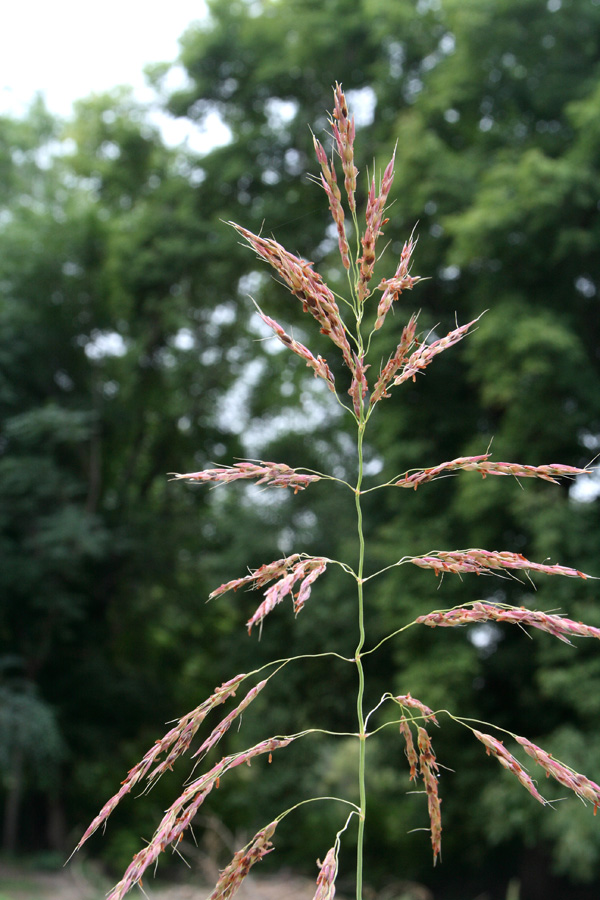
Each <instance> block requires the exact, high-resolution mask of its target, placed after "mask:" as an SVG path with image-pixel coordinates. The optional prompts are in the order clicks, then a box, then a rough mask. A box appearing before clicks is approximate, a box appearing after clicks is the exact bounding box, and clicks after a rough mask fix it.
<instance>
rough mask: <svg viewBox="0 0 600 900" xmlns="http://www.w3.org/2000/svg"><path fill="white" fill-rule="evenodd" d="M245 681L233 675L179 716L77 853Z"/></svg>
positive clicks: (89, 831)
mask: <svg viewBox="0 0 600 900" xmlns="http://www.w3.org/2000/svg"><path fill="white" fill-rule="evenodd" d="M246 677H247V676H246V675H245V674H241V675H236V676H235V678H232V679H230V680H229V681H226V682H225V683H224V684H222V685H221V686H220V687H218V688H216V689H215V691H214V692H213V693H212V694H211V696H210V697H209V698H208V699H207V700H205V701H204V702H203V703H201V704H200V706H197V707H196V709H194V710H192V712H189V713H187V714H186V715H185V716H183V718H181V719H180V720H179V722H178V723H177V725H175V727H174V728H172V729H171V730H170V731H169V732H167V734H166V735H165V736H164V737H163V738H161V739H160V740H159V741H157V742H156V743H155V744H154V746H153V747H151V748H150V750H148V752H147V753H146V754H145V756H144V757H143V759H142V760H141V761H140V762H139V763H138V764H137V765H136V766H134V767H133V768H132V769H130V770H129V773H128V775H127V778H126V779H125V780H124V781H123V783H122V785H121V788H120V789H119V791H118V792H117V793H116V794H115V795H114V797H111V799H110V800H109V801H108V802H107V803H105V804H104V806H103V807H102V809H101V810H100V812H99V813H98V815H97V816H96V817H95V818H94V820H93V821H92V822H91V823H90V825H89V826H88V828H87V829H86V831H85V833H84V835H83V837H82V838H81V840H80V841H79V843H78V844H77V847H76V848H75V850H79V848H80V847H81V846H82V845H83V844H85V842H86V841H87V840H88V838H89V837H91V836H92V834H94V832H95V831H96V830H97V829H98V828H99V827H100V825H102V824H103V823H104V822H106V820H107V819H108V817H109V816H110V814H111V813H112V811H113V810H114V809H115V807H116V806H117V805H118V804H119V803H120V801H121V800H122V799H123V797H125V796H126V795H127V794H128V793H129V792H130V791H131V789H132V788H133V787H135V785H136V784H138V783H139V782H140V781H141V780H142V779H144V778H146V779H147V780H148V782H149V783H150V784H152V783H153V782H154V781H156V779H158V778H159V777H160V776H161V775H162V774H164V772H167V771H168V770H170V769H171V768H172V767H173V763H174V762H175V760H176V759H177V758H178V757H180V756H181V755H182V754H183V753H185V752H186V751H187V750H188V748H189V746H190V744H191V742H192V740H193V738H194V736H195V734H196V732H197V731H198V728H199V727H200V725H201V724H202V722H203V721H204V719H205V718H206V716H207V715H208V713H209V712H210V711H211V710H212V709H214V708H215V706H219V705H220V704H221V703H225V701H226V700H227V699H229V697H233V696H234V695H235V692H236V690H237V689H238V687H239V686H240V684H241V683H242V681H243V680H244V679H245V678H246ZM165 753H166V754H167V756H166V757H165V759H163V760H160V757H161V756H162V755H163V754H165Z"/></svg>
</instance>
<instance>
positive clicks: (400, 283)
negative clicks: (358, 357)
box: [373, 236, 421, 331]
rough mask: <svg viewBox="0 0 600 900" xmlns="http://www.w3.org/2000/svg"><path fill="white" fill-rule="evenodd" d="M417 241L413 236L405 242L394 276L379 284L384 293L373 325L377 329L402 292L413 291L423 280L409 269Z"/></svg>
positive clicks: (378, 288)
mask: <svg viewBox="0 0 600 900" xmlns="http://www.w3.org/2000/svg"><path fill="white" fill-rule="evenodd" d="M416 243H417V242H416V241H413V239H412V236H411V237H410V239H409V240H408V241H406V242H405V244H404V247H403V248H402V253H401V254H400V262H399V263H398V268H397V269H396V272H395V274H394V275H393V277H392V278H387V279H386V278H383V279H382V280H381V281H380V282H379V284H378V286H377V290H379V291H383V294H382V296H381V300H380V301H379V304H378V306H377V318H376V320H375V325H374V326H373V328H374V329H375V331H379V329H380V328H381V327H382V325H383V323H384V322H385V317H386V316H387V314H388V312H389V310H390V308H391V306H392V304H393V303H394V301H396V300H398V298H399V297H400V294H401V293H402V292H403V291H412V289H413V288H414V286H415V284H418V282H419V281H421V278H420V277H419V276H418V275H411V274H410V270H409V266H410V257H411V255H412V252H413V250H414V248H415V244H416Z"/></svg>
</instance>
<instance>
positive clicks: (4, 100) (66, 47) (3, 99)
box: [0, 0, 205, 140]
mask: <svg viewBox="0 0 600 900" xmlns="http://www.w3.org/2000/svg"><path fill="white" fill-rule="evenodd" d="M2 7H3V9H2V12H1V13H0V113H6V112H10V113H17V114H18V113H21V112H22V111H23V110H24V109H25V107H26V106H27V104H28V102H29V101H30V100H31V98H32V97H33V95H34V94H35V93H36V91H42V92H43V94H44V96H45V98H46V103H47V105H48V106H49V108H50V110H51V111H52V112H54V113H57V114H59V115H61V116H68V115H69V114H70V112H71V106H72V103H73V101H74V100H78V99H80V98H81V97H85V96H86V95H87V94H89V93H91V92H101V91H105V90H108V89H110V88H112V87H115V86H116V85H118V84H130V85H133V87H134V88H135V89H136V93H137V94H138V95H139V96H140V98H142V99H148V98H149V96H148V93H147V91H146V92H145V91H144V77H143V69H144V66H145V65H146V64H147V63H151V62H164V61H172V60H174V59H175V58H176V56H177V54H178V51H179V46H178V38H179V37H180V36H181V34H182V33H183V32H184V31H185V29H186V28H187V26H188V25H189V24H190V23H192V22H193V21H196V20H198V19H201V18H202V17H203V15H204V12H205V6H204V0H168V2H163V3H160V4H158V3H152V2H148V0H102V3H91V2H86V0H20V2H19V0H13V2H10V0H4V3H3V4H2ZM180 124H181V125H183V123H180ZM179 136H181V137H183V136H184V128H182V129H181V134H180V135H179V132H177V131H176V130H175V131H172V132H171V134H170V135H169V137H170V138H171V140H175V139H176V138H177V137H179Z"/></svg>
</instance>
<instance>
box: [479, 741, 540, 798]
mask: <svg viewBox="0 0 600 900" xmlns="http://www.w3.org/2000/svg"><path fill="white" fill-rule="evenodd" d="M473 734H474V735H475V737H476V738H477V740H478V741H481V743H482V744H483V745H484V747H485V749H486V753H487V754H488V756H489V755H490V754H492V755H493V756H495V757H496V759H497V760H498V762H499V763H500V765H502V766H504V768H505V769H508V771H509V772H512V774H513V775H515V776H516V777H517V778H518V779H519V781H520V782H521V784H522V785H523V787H524V788H525V789H526V790H527V791H529V793H530V794H531V796H532V797H535V799H536V800H537V801H538V803H541V804H542V805H543V806H545V805H546V803H547V802H548V801H547V800H545V799H544V798H543V797H542V795H541V794H540V792H539V791H538V789H537V788H536V786H535V784H534V783H533V781H532V779H531V778H530V776H529V775H528V774H527V772H526V771H525V769H524V768H523V766H522V765H521V763H520V762H519V761H518V759H515V757H514V756H513V755H512V753H509V752H508V750H507V749H506V748H505V746H504V744H503V743H502V741H499V740H498V739H497V738H495V737H493V736H492V735H491V734H483V733H482V732H481V731H476V730H475V729H473Z"/></svg>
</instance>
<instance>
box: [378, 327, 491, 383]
mask: <svg viewBox="0 0 600 900" xmlns="http://www.w3.org/2000/svg"><path fill="white" fill-rule="evenodd" d="M482 315H483V313H482ZM480 318H481V316H477V318H476V319H473V321H472V322H467V324H466V325H461V326H460V327H459V328H454V329H453V330H452V331H449V332H448V334H447V335H446V337H443V338H440V339H439V340H437V341H433V343H431V344H425V343H423V344H421V346H420V347H419V348H418V350H415V352H414V353H413V354H412V355H411V356H410V357H409V358H408V359H407V361H406V362H405V364H404V365H403V367H402V371H401V372H400V374H399V375H396V377H395V378H394V381H393V382H392V383H393V384H394V385H397V384H402V382H404V381H407V380H408V379H409V378H412V380H413V381H416V376H417V374H418V373H419V372H422V371H423V369H425V368H427V366H428V365H429V363H430V362H431V361H432V359H433V358H434V357H435V356H437V355H438V353H443V351H444V350H447V349H448V347H452V346H453V345H454V344H457V343H458V342H459V341H462V339H463V338H464V337H465V335H466V334H467V333H468V331H469V329H470V328H471V327H472V326H473V325H475V323H476V322H478V321H479V319H480Z"/></svg>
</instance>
